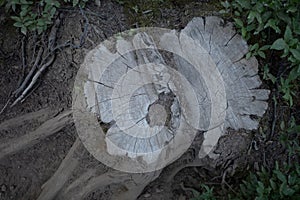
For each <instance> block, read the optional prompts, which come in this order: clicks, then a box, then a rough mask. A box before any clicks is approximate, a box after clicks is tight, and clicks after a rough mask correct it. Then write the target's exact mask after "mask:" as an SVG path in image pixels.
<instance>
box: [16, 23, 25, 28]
mask: <svg viewBox="0 0 300 200" xmlns="http://www.w3.org/2000/svg"><path fill="white" fill-rule="evenodd" d="M14 26H15V27H18V28H21V27H23V26H24V24H23V23H22V22H16V23H14Z"/></svg>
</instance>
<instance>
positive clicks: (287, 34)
mask: <svg viewBox="0 0 300 200" xmlns="http://www.w3.org/2000/svg"><path fill="white" fill-rule="evenodd" d="M291 39H293V34H292V30H291V28H290V27H289V26H286V29H285V32H284V40H286V41H290V40H291Z"/></svg>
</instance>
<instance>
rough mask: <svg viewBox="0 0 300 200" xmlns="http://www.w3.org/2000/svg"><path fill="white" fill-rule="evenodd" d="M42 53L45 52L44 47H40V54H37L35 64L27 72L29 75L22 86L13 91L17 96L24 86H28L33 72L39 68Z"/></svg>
mask: <svg viewBox="0 0 300 200" xmlns="http://www.w3.org/2000/svg"><path fill="white" fill-rule="evenodd" d="M42 53H43V48H42V47H40V49H39V52H38V54H37V57H36V59H35V62H34V64H33V66H32V68H31V70H30V72H29V73H28V74H27V76H26V78H25V80H24V81H23V83H22V84H21V86H20V87H19V88H18V89H17V90H15V91H14V92H13V94H14V95H15V96H19V94H20V93H21V92H22V91H23V90H24V88H25V87H26V85H27V83H28V81H29V79H30V78H31V77H32V75H33V73H34V72H35V70H36V68H37V66H38V63H39V62H40V60H41V56H42Z"/></svg>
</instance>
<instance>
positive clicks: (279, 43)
mask: <svg viewBox="0 0 300 200" xmlns="http://www.w3.org/2000/svg"><path fill="white" fill-rule="evenodd" d="M286 46H287V44H286V42H285V41H284V40H283V39H282V38H279V39H277V40H276V41H275V42H274V43H273V44H272V46H271V49H275V50H283V49H285V48H286Z"/></svg>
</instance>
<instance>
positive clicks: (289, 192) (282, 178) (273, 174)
mask: <svg viewBox="0 0 300 200" xmlns="http://www.w3.org/2000/svg"><path fill="white" fill-rule="evenodd" d="M237 198H239V199H260V200H263V199H266V200H267V199H286V198H289V199H299V198H300V166H299V164H298V163H295V165H288V164H284V165H283V167H282V168H280V167H279V164H278V163H276V166H275V169H273V170H271V171H270V172H268V171H267V170H266V169H264V168H262V169H261V171H260V172H258V173H256V174H253V173H251V174H250V175H249V176H248V178H247V179H246V180H243V183H242V184H241V185H240V192H239V193H238V196H237Z"/></svg>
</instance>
